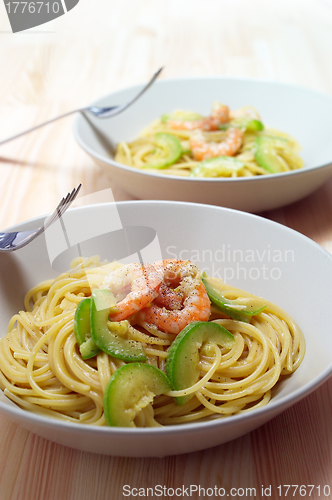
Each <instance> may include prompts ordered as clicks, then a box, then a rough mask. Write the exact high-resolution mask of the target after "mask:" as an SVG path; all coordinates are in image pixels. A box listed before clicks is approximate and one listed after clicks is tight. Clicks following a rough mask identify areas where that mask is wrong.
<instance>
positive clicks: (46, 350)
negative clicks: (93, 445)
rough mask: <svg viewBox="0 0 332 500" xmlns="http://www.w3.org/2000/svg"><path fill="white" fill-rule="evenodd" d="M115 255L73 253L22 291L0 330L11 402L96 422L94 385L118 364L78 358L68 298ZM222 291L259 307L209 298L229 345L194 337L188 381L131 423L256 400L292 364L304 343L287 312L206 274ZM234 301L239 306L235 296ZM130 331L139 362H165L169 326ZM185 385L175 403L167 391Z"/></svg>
mask: <svg viewBox="0 0 332 500" xmlns="http://www.w3.org/2000/svg"><path fill="white" fill-rule="evenodd" d="M119 267H120V264H118V263H116V262H114V263H101V262H99V258H98V257H92V258H89V259H76V260H75V261H73V263H72V268H71V269H70V271H68V272H67V273H64V274H62V275H60V276H59V277H58V278H57V279H55V280H48V281H45V282H43V283H40V284H39V285H37V286H36V287H35V288H33V289H32V290H30V291H29V292H28V293H27V295H26V298H25V304H24V305H25V311H20V312H19V313H17V314H15V315H14V316H13V317H12V318H11V320H10V322H9V325H8V332H7V334H6V335H5V336H4V338H3V339H1V340H0V388H1V389H2V390H3V391H4V394H5V395H6V396H7V397H8V398H9V399H11V400H12V401H13V402H14V403H16V404H17V405H19V406H20V407H21V408H23V409H25V410H28V411H33V412H36V413H38V414H40V415H44V416H49V417H55V418H58V419H61V420H64V421H70V422H77V423H82V424H85V425H88V424H90V425H105V415H104V409H103V395H104V392H105V389H106V386H107V384H108V381H109V380H110V378H111V376H112V375H113V374H114V373H115V372H116V370H117V369H118V368H120V367H121V366H123V365H124V364H125V362H124V361H122V360H120V359H116V358H114V357H112V356H110V355H108V354H106V353H105V352H102V351H101V352H99V354H97V356H95V357H93V358H91V359H87V360H84V359H82V357H81V355H80V352H79V350H78V346H77V341H76V338H75V334H74V315H75V310H76V308H77V305H78V303H79V302H80V301H81V300H82V299H83V298H84V297H89V296H90V295H91V289H92V288H94V287H97V288H98V287H100V286H101V284H102V283H103V281H104V280H105V277H106V276H108V275H109V273H110V272H111V271H114V270H115V269H118V268H119ZM209 282H210V283H211V284H212V285H213V287H215V288H217V289H219V290H220V291H221V292H222V293H223V295H224V296H225V298H226V299H229V300H234V299H236V300H238V302H239V304H240V305H239V306H238V307H239V310H241V307H243V304H246V303H250V304H251V305H254V306H255V307H260V306H262V304H263V305H265V306H266V308H265V309H264V310H263V311H262V312H260V313H259V314H257V315H255V316H253V317H252V319H251V321H250V322H249V323H246V322H243V321H239V320H234V319H231V318H230V317H227V315H225V314H223V313H221V312H220V311H219V310H218V309H217V308H216V307H215V306H212V309H211V316H210V318H209V321H214V322H217V323H219V324H220V325H222V326H224V327H225V328H226V329H227V330H229V332H231V333H232V334H233V335H234V338H235V344H234V346H233V347H232V348H231V349H226V348H222V347H219V346H217V345H216V344H206V345H203V347H202V349H201V351H200V355H199V370H200V377H199V380H198V382H197V383H196V384H195V385H194V386H192V387H191V388H189V389H185V390H182V391H170V392H169V393H167V394H163V395H161V396H157V397H156V398H155V399H154V401H153V403H150V404H148V405H146V406H145V408H143V409H142V410H141V411H140V412H139V413H138V415H137V416H136V418H135V424H136V425H137V426H158V425H172V424H182V423H187V422H194V421H202V420H206V419H214V418H219V417H223V416H229V415H232V414H238V413H241V412H246V411H249V410H252V409H254V408H259V407H261V406H264V405H266V404H267V403H268V402H269V400H270V398H271V394H272V390H273V387H274V386H275V384H277V382H278V381H279V379H280V378H281V377H284V376H287V375H289V374H291V373H293V372H294V371H295V370H296V369H297V368H298V366H299V365H300V363H301V361H302V359H303V356H304V352H305V343H304V339H303V335H302V333H301V331H300V329H299V328H298V326H297V325H296V324H295V322H294V321H293V320H292V318H291V317H290V316H289V315H288V314H287V313H286V312H284V311H283V310H282V309H280V308H279V307H277V306H276V305H274V304H272V303H269V302H266V301H265V300H263V299H261V298H259V297H256V296H253V295H251V294H249V293H246V292H244V291H241V290H238V289H236V288H234V287H231V286H229V285H226V284H225V283H223V282H222V281H221V280H219V279H214V278H210V279H209ZM241 304H242V306H241ZM131 322H132V326H133V327H132V328H131V329H130V332H129V334H130V339H131V340H135V341H138V342H141V343H142V345H143V348H144V351H145V354H146V356H147V358H148V360H147V363H149V364H151V365H153V366H155V367H158V368H159V369H161V370H162V371H165V364H166V360H167V356H168V349H169V347H170V345H171V344H172V342H173V341H174V339H175V337H176V335H175V334H171V333H166V332H163V331H161V330H159V329H158V328H156V327H153V326H151V325H149V324H146V323H144V322H141V324H139V325H138V324H136V322H135V320H134V319H132V321H131ZM189 393H192V394H194V396H193V397H192V398H191V399H190V400H189V401H188V402H187V403H186V404H184V405H182V406H181V405H178V404H177V403H176V402H175V401H174V399H173V398H174V397H179V396H182V395H184V394H189Z"/></svg>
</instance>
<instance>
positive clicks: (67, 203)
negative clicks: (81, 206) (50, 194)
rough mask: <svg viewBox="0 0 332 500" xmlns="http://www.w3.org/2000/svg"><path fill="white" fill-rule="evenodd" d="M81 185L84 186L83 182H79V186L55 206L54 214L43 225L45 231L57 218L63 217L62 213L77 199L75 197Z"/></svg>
mask: <svg viewBox="0 0 332 500" xmlns="http://www.w3.org/2000/svg"><path fill="white" fill-rule="evenodd" d="M81 187H82V184H79V186H77V188H75V189H73V190H72V191H71V193H68V194H67V196H66V197H65V198H62V200H61V201H60V203H59V204H58V206H57V207H56V208H55V210H54V211H53V212H52V214H51V215H50V216H49V217H48V218H47V220H46V221H45V223H44V226H43V231H45V230H46V229H47V228H48V227H49V226H50V225H51V224H53V223H54V222H55V221H56V220H57V219H60V217H62V215H63V214H64V213H65V211H66V210H67V208H69V206H70V205H71V204H72V202H73V201H74V200H75V198H76V196H77V195H78V193H79V191H80V189H81Z"/></svg>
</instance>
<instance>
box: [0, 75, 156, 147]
mask: <svg viewBox="0 0 332 500" xmlns="http://www.w3.org/2000/svg"><path fill="white" fill-rule="evenodd" d="M162 70H163V68H160V69H159V70H158V71H157V73H155V74H154V75H153V77H152V78H151V80H149V81H148V83H147V84H146V85H144V87H143V88H142V90H141V91H140V92H139V93H138V94H137V95H136V96H135V97H134V98H133V99H131V100H130V101H129V102H127V103H126V104H121V105H120V106H110V107H98V106H87V107H85V108H79V109H74V110H73V111H69V112H68V113H64V114H63V115H60V116H57V117H56V118H52V119H51V120H48V121H47V122H44V123H41V124H40V125H36V126H35V127H32V128H29V129H28V130H25V131H24V132H20V133H19V134H16V135H13V136H11V137H8V139H5V140H3V141H0V146H1V145H2V144H5V143H6V142H9V141H12V140H14V139H17V138H18V137H21V136H22V135H25V134H29V133H30V132H33V131H34V130H37V129H38V128H41V127H44V125H48V124H49V123H53V122H55V121H57V120H61V119H62V118H66V116H70V115H73V114H74V113H83V112H88V113H91V114H92V115H93V116H96V117H97V118H111V117H112V116H116V115H118V114H120V113H122V112H123V111H125V110H126V109H127V108H129V106H131V105H132V104H134V102H135V101H137V99H139V98H140V97H141V95H143V94H144V92H146V91H147V90H148V88H150V87H151V85H152V84H153V83H154V81H155V80H156V79H157V78H158V76H159V75H160V73H161V71H162Z"/></svg>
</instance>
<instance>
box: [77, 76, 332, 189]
mask: <svg viewBox="0 0 332 500" xmlns="http://www.w3.org/2000/svg"><path fill="white" fill-rule="evenodd" d="M191 80H197V81H198V80H221V81H240V82H243V83H246V82H251V83H257V84H260V83H262V84H266V85H270V86H277V87H278V86H280V87H289V88H292V89H294V90H296V89H302V90H303V91H306V92H310V93H312V94H316V95H320V96H322V97H325V98H328V99H330V100H332V95H330V94H328V93H326V92H322V91H321V90H317V89H313V88H310V87H307V86H304V85H297V84H294V83H289V82H279V81H276V80H272V79H268V78H252V77H240V76H222V75H211V76H186V77H182V78H181V77H175V78H166V79H162V80H157V81H156V82H155V83H154V86H161V85H167V84H168V83H177V82H183V81H191ZM140 87H141V85H140V84H136V85H131V86H126V87H124V88H121V89H118V90H115V91H114V92H111V93H109V94H106V95H104V96H102V97H99V98H98V99H96V100H94V101H93V102H92V103H91V104H90V106H98V103H99V101H100V100H103V99H106V98H108V97H111V96H116V95H117V94H120V93H122V92H125V91H133V92H135V91H137V90H138V89H139V88H140ZM82 119H84V115H83V114H79V115H78V116H77V117H76V118H75V120H74V123H73V134H74V137H75V140H76V141H77V143H78V144H79V145H80V146H81V148H82V149H83V150H85V151H86V152H87V153H88V154H89V155H90V156H92V157H94V158H96V159H97V160H99V161H101V162H103V163H106V164H107V165H110V166H112V167H115V168H119V169H121V170H124V171H126V172H128V173H136V174H138V175H143V176H147V177H155V178H158V179H160V178H162V179H165V178H166V179H171V180H177V181H180V182H188V181H189V182H191V181H193V182H196V183H197V182H207V183H211V182H217V183H224V182H227V183H234V182H235V183H237V184H239V183H241V182H242V183H243V182H264V181H267V180H269V179H276V178H277V179H282V178H285V177H286V178H288V177H294V175H305V174H308V173H311V172H313V171H316V170H321V169H325V168H326V169H328V168H329V167H331V166H332V158H331V161H330V162H328V163H324V164H322V165H314V166H311V167H303V168H300V169H295V170H291V171H289V172H280V173H276V174H264V175H258V176H252V177H236V178H233V177H198V178H195V177H181V176H176V175H169V174H167V175H165V174H162V173H159V172H158V171H156V172H151V171H148V172H147V171H145V170H144V169H138V168H135V167H130V166H129V165H124V164H122V163H118V162H116V161H114V160H113V159H112V158H108V157H106V156H103V155H101V154H99V153H97V152H96V151H95V150H94V149H92V148H91V147H90V146H88V145H87V144H86V143H85V141H84V140H83V139H82V137H81V135H80V133H79V124H80V122H81V120H82Z"/></svg>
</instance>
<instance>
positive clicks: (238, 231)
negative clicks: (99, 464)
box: [0, 201, 332, 456]
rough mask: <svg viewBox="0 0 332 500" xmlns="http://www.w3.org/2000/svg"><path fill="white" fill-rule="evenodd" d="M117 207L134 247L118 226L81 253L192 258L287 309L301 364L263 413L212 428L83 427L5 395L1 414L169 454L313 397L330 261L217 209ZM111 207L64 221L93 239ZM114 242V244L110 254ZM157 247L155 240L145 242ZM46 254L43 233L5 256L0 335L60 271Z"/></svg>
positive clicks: (101, 449) (271, 226)
mask: <svg viewBox="0 0 332 500" xmlns="http://www.w3.org/2000/svg"><path fill="white" fill-rule="evenodd" d="M117 208H118V214H119V216H120V220H121V224H122V226H123V227H124V228H125V229H126V234H127V236H129V237H128V238H127V241H129V246H130V248H127V250H126V249H125V248H124V247H122V246H121V238H120V236H119V235H120V233H121V231H122V229H118V231H117V232H116V233H114V234H113V235H112V234H111V233H110V234H106V235H103V236H100V237H95V238H93V239H91V240H88V241H87V242H86V246H85V247H84V244H85V243H83V244H82V249H83V250H82V252H83V254H85V255H87V254H88V253H89V254H90V255H92V254H96V253H98V254H100V256H101V257H102V258H114V257H115V258H119V259H120V258H122V257H125V253H126V251H127V254H130V253H134V252H135V251H136V252H138V251H140V252H141V254H142V255H146V252H147V251H149V248H150V250H151V248H153V249H154V250H153V251H154V252H155V251H157V253H158V248H160V249H161V251H162V256H163V257H164V258H174V257H178V258H191V259H193V260H195V261H196V262H197V264H198V266H200V267H201V268H204V269H205V270H206V271H207V272H208V273H210V274H214V275H219V276H220V277H223V278H224V279H225V280H226V281H228V282H230V283H233V284H234V285H235V286H239V287H241V288H243V289H245V290H247V291H249V292H252V293H255V294H258V295H260V296H263V297H265V298H266V299H268V300H271V301H273V302H275V303H276V304H278V305H279V306H281V307H283V308H284V309H285V310H286V311H288V312H289V313H290V314H291V316H292V317H293V318H294V319H295V321H297V322H298V324H299V326H300V327H301V328H302V330H303V333H304V335H305V339H306V345H307V351H306V355H305V358H304V361H303V363H302V364H301V366H300V367H299V369H298V370H297V371H296V372H295V373H294V374H292V375H291V376H290V377H288V378H287V379H285V380H283V381H282V382H280V383H279V384H278V385H277V387H276V389H275V390H274V391H273V398H272V400H271V401H270V403H269V404H268V405H267V406H265V407H264V408H261V409H257V410H254V411H252V412H248V413H244V414H241V415H235V416H230V417H226V418H222V419H218V420H214V421H212V422H205V423H203V422H201V423H193V424H186V425H181V426H179V425H178V426H173V427H164V428H153V429H125V428H123V429H121V428H107V427H103V428H99V427H87V426H83V425H79V424H71V423H69V424H67V423H63V422H60V421H57V420H55V419H51V418H44V417H40V416H37V415H34V414H33V413H30V412H27V411H24V410H21V409H20V408H18V407H16V406H14V405H13V404H12V403H11V402H9V401H8V400H6V398H5V397H4V396H3V395H2V394H1V391H0V410H1V411H2V412H4V413H6V414H7V416H8V417H9V418H11V419H12V420H13V421H15V422H17V423H19V424H21V425H22V426H24V427H25V428H27V429H29V430H31V431H33V432H35V433H36V434H39V435H40V436H43V437H45V438H47V439H50V440H53V441H55V442H57V443H60V444H63V445H67V446H71V447H73V448H77V449H80V450H86V451H90V452H96V453H102V454H108V455H119V456H165V455H171V454H179V453H187V452H191V451H196V450H200V449H204V448H208V447H210V446H216V445H218V444H221V443H224V442H226V441H230V440H232V439H234V438H237V437H239V436H241V435H243V434H245V433H247V432H249V431H251V430H253V429H255V428H257V427H258V426H260V425H262V424H264V423H265V422H267V421H269V420H270V419H272V418H273V417H275V416H276V415H278V414H279V413H280V412H282V411H284V410H285V409H286V408H289V407H290V406H291V405H293V404H294V403H296V402H297V401H299V400H300V399H301V398H303V397H305V396H307V395H308V394H309V393H310V392H311V391H313V390H314V389H316V388H317V387H318V386H319V385H320V384H321V383H322V382H324V381H325V380H326V379H327V378H328V377H329V376H330V375H331V372H332V337H331V319H330V316H331V315H330V309H331V307H330V306H331V297H332V256H331V255H330V254H328V253H327V252H326V251H325V250H323V249H322V248H321V247H320V246H319V245H317V244H316V243H314V242H312V241H311V240H309V239H308V238H306V237H304V236H303V235H301V234H299V233H297V232H295V231H293V230H290V229H289V228H286V227H284V226H282V225H279V224H277V223H274V222H271V221H269V220H266V219H264V218H260V217H258V216H256V215H252V214H248V213H245V212H238V211H234V210H229V209H225V208H220V207H213V206H207V205H202V204H201V205H199V204H186V203H178V202H162V201H150V202H149V201H132V202H121V203H118V204H117ZM111 209H114V206H112V205H110V204H101V205H93V206H89V207H82V208H77V209H70V210H69V211H68V212H67V214H66V215H67V218H65V219H64V222H65V225H66V227H67V228H68V227H71V228H73V227H76V228H77V227H78V228H80V229H81V230H82V231H83V233H82V234H85V238H88V237H89V236H91V234H92V232H91V231H95V229H94V227H95V222H96V221H97V222H98V221H102V220H104V221H107V220H108V219H109V217H110V215H111V214H112V210H111ZM113 214H114V212H113ZM41 223H42V219H39V220H38V219H37V220H34V221H30V222H28V223H25V224H23V225H20V226H19V227H20V228H31V227H35V226H36V224H41ZM94 234H95V233H94ZM113 236H114V238H113ZM109 237H111V238H113V243H112V245H111V246H112V248H113V250H112V253H111V251H110V244H109V243H110V241H109V240H108V239H107V238H109ZM76 241H77V239H76ZM151 241H154V244H152V246H149V244H150V243H151ZM69 254H70V252H69ZM69 254H68V255H66V253H64V254H63V255H62V257H61V258H60V260H59V259H58V260H55V261H54V262H55V263H56V267H57V268H58V271H59V270H60V268H61V266H62V268H63V269H62V270H65V269H66V268H67V267H68V265H69V260H70V258H71V257H72V256H73V255H69ZM48 255H49V254H48V252H47V248H46V242H45V237H44V235H43V236H41V237H39V238H38V239H36V240H35V241H34V242H33V243H31V244H30V245H29V246H27V247H25V248H23V249H22V250H20V251H17V252H14V253H11V254H2V255H0V332H1V335H3V334H4V332H5V331H6V327H7V322H8V320H9V318H10V317H11V315H12V314H13V313H15V312H16V311H18V310H20V309H21V308H22V307H23V302H22V301H23V296H24V294H25V292H26V291H27V290H28V289H29V288H30V287H32V286H34V285H36V284H37V283H38V282H40V281H41V280H44V279H46V278H49V277H52V276H56V275H57V274H58V271H56V270H54V269H52V268H51V266H50V262H49V256H48ZM249 255H250V259H249V258H248V256H249ZM66 259H67V262H66Z"/></svg>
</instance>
